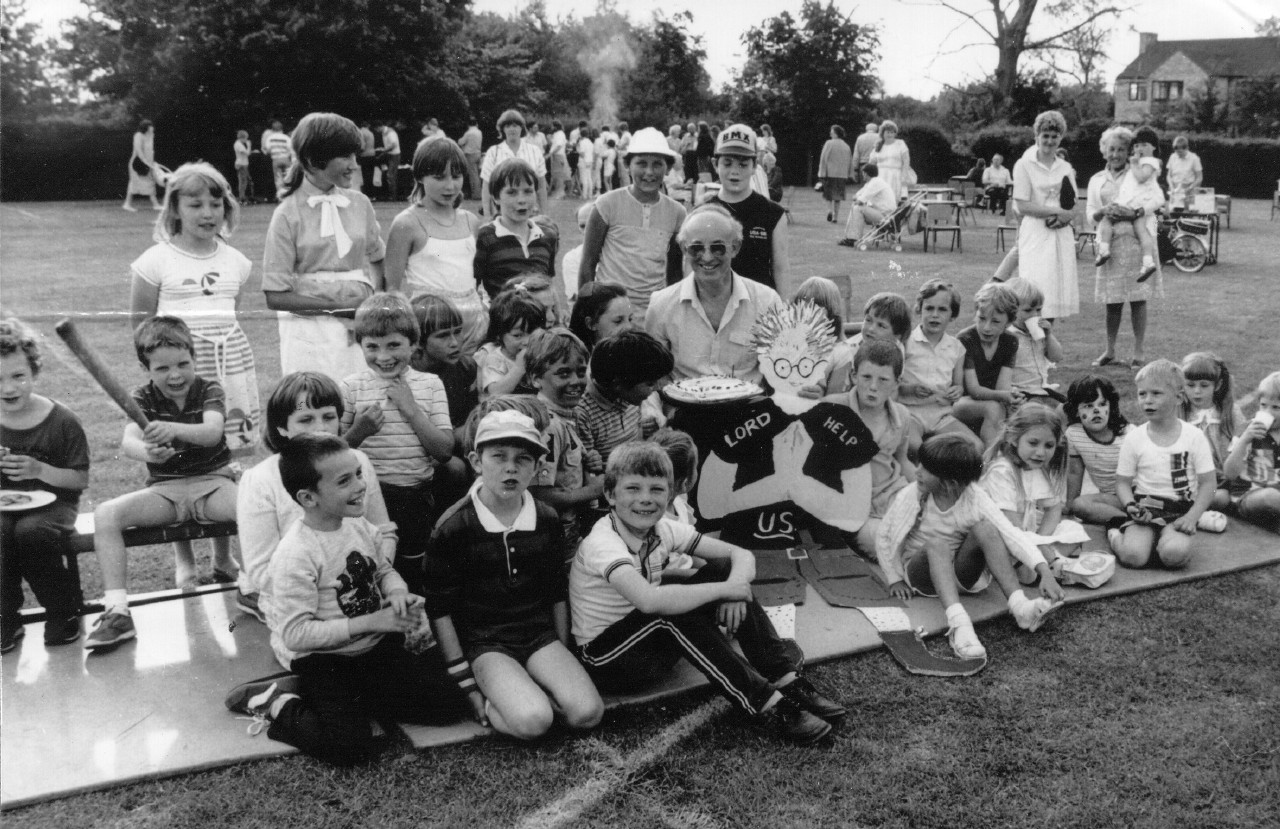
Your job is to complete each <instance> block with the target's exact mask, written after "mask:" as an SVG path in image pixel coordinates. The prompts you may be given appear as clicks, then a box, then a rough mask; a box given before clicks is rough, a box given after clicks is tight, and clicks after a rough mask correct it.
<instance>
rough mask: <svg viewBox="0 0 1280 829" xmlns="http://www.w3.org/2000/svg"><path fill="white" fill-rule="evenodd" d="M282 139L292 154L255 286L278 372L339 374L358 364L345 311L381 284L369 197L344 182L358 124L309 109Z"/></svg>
mask: <svg viewBox="0 0 1280 829" xmlns="http://www.w3.org/2000/svg"><path fill="white" fill-rule="evenodd" d="M291 141H292V143H293V151H294V156H295V160H294V163H293V167H292V168H291V169H290V170H289V175H288V178H287V180H286V182H285V186H284V189H283V191H282V194H281V198H280V204H279V206H277V207H276V211H275V213H274V214H272V216H271V225H270V226H269V227H268V228H267V239H266V244H265V249H264V251H263V255H262V291H263V293H264V294H265V295H266V300H267V307H268V308H270V309H271V310H273V311H276V312H277V314H278V316H279V320H280V373H281V374H282V375H284V374H290V373H292V372H295V371H319V372H321V373H323V374H327V375H329V376H330V377H332V378H333V379H334V380H341V379H342V378H344V377H346V376H347V375H349V374H354V373H356V372H358V371H363V370H364V368H365V362H364V355H363V354H362V353H361V351H360V346H358V345H357V344H356V341H355V336H354V334H353V332H352V328H351V326H352V317H353V316H354V315H355V309H356V308H357V307H359V305H360V303H361V302H363V301H364V300H365V299H367V298H368V297H370V296H371V295H372V294H373V292H374V291H375V290H378V289H381V288H382V283H383V279H382V259H383V256H384V255H385V253H386V249H385V247H384V246H383V244H382V230H381V228H379V227H378V218H377V216H375V215H374V212H373V205H372V204H371V203H370V202H369V199H368V198H367V197H365V195H364V194H363V193H361V192H360V191H359V190H353V189H351V185H352V179H353V177H354V176H355V171H356V169H357V164H356V154H357V153H358V152H359V151H360V130H359V128H358V127H356V125H355V124H354V123H353V122H352V121H351V120H350V119H348V118H344V117H342V116H341V115H335V114H334V113H332V112H313V113H311V114H310V115H307V116H306V117H305V118H303V119H302V120H301V121H300V122H299V123H298V126H297V128H295V129H294V131H293V136H292V139H291Z"/></svg>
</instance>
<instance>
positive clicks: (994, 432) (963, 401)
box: [951, 282, 1022, 446]
mask: <svg viewBox="0 0 1280 829" xmlns="http://www.w3.org/2000/svg"><path fill="white" fill-rule="evenodd" d="M1017 315H1018V297H1017V295H1015V294H1014V293H1013V291H1010V290H1009V289H1008V288H1006V287H1005V286H1003V285H1001V284H998V283H993V282H988V283H987V284H986V285H983V286H982V287H981V288H980V289H978V293H976V294H975V295H974V297H973V325H971V326H969V327H968V328H966V329H964V330H963V331H961V332H960V333H959V334H958V335H956V339H957V340H959V341H960V344H961V345H963V346H964V352H965V355H964V397H961V398H960V399H959V400H957V401H956V404H955V406H954V407H953V408H952V410H951V412H952V414H954V415H955V417H956V419H957V420H959V421H960V422H961V423H964V424H965V425H966V426H968V427H969V428H970V429H972V430H973V431H974V432H975V433H976V434H977V435H978V436H979V437H980V438H982V442H983V444H984V445H986V446H990V445H991V444H993V443H995V441H996V438H998V437H1000V430H1001V428H1002V427H1003V426H1004V419H1005V416H1006V415H1007V414H1008V412H1009V410H1010V409H1012V408H1013V407H1014V406H1016V405H1017V404H1019V403H1021V402H1022V392H1020V391H1018V390H1016V389H1014V388H1012V385H1011V383H1012V378H1013V365H1014V363H1015V362H1016V360H1017V357H1018V340H1017V338H1016V337H1014V336H1013V335H1012V334H1010V333H1009V332H1008V331H1006V330H1005V329H1007V328H1008V327H1009V323H1011V322H1013V320H1014V318H1015V317H1017Z"/></svg>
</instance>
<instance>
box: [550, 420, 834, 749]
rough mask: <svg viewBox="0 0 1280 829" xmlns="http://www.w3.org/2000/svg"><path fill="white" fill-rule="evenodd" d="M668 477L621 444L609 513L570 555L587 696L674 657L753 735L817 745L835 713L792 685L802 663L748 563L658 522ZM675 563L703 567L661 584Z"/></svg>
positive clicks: (745, 555)
mask: <svg viewBox="0 0 1280 829" xmlns="http://www.w3.org/2000/svg"><path fill="white" fill-rule="evenodd" d="M673 477H674V473H673V471H672V468H671V460H670V458H668V457H667V453H666V452H665V451H663V449H662V447H660V446H657V445H655V444H653V443H649V442H641V441H632V442H629V443H624V444H623V445H621V446H619V447H618V448H616V449H614V451H613V453H612V454H611V455H610V457H609V465H608V466H607V467H606V468H605V497H606V498H608V500H609V506H610V507H611V511H610V513H609V515H607V516H605V517H604V518H601V519H600V520H599V521H598V522H597V523H596V525H595V527H594V528H593V529H592V531H591V534H590V535H588V536H587V537H586V538H585V539H584V540H583V542H582V544H581V545H580V546H579V547H578V554H577V556H576V557H575V558H574V560H573V570H572V572H571V574H570V577H569V598H570V602H569V605H570V609H571V610H572V613H573V637H574V639H575V640H576V642H577V646H578V658H579V659H580V660H581V661H582V663H583V664H584V665H585V666H586V668H587V673H589V674H590V675H591V678H592V679H593V680H595V683H596V686H597V687H598V688H600V689H601V690H603V691H605V692H606V693H613V692H623V691H628V690H635V689H636V688H638V687H641V686H644V685H648V684H650V683H652V682H653V681H654V680H655V679H658V678H660V677H662V676H663V675H665V674H666V673H667V672H668V671H670V669H671V668H672V667H674V666H675V664H676V662H678V661H679V660H680V659H681V658H682V657H683V658H684V659H687V660H688V661H689V662H690V663H691V664H692V665H693V666H694V667H695V668H697V669H698V670H699V671H701V672H702V673H703V674H704V675H705V676H706V677H707V679H709V680H710V681H711V683H712V684H713V685H714V686H715V687H716V688H717V689H718V690H719V691H720V693H721V694H722V695H723V696H724V697H726V698H727V699H728V700H729V701H730V702H732V703H733V704H734V706H735V707H737V708H738V709H739V710H741V711H742V712H744V713H745V714H747V715H748V716H749V717H750V718H751V721H753V722H754V723H755V724H757V725H759V726H762V727H765V728H768V729H770V730H772V731H773V732H774V733H775V734H777V735H778V736H779V737H782V738H783V739H785V740H789V741H791V742H795V743H801V744H809V743H814V742H817V741H818V740H820V739H822V738H823V737H825V736H826V735H827V734H829V733H830V732H831V724H830V723H831V721H835V720H839V719H840V718H842V717H843V716H844V715H845V708H844V706H843V705H840V704H839V703H837V702H833V701H832V700H829V699H827V698H826V697H825V696H823V695H822V694H821V693H820V692H819V691H818V690H817V689H816V688H815V687H814V686H813V685H812V684H811V683H810V682H809V680H808V679H807V678H805V677H804V676H803V675H802V674H800V672H799V671H800V666H801V665H802V664H803V655H802V654H799V652H798V651H799V649H798V648H797V647H796V646H795V645H794V643H791V642H788V641H785V640H782V639H780V638H779V637H778V634H777V632H776V631H775V630H774V628H773V624H772V623H771V622H770V621H769V617H768V616H767V615H766V614H765V612H764V609H763V608H761V607H760V605H759V603H758V602H756V601H755V600H754V599H753V598H751V580H752V579H753V578H755V558H754V557H753V556H752V554H751V552H750V551H749V550H745V549H743V548H742V547H737V546H735V545H733V544H729V543H727V542H724V541H721V540H719V539H716V538H708V537H706V536H704V535H702V534H700V533H699V532H698V531H697V530H695V529H694V528H693V527H691V526H689V525H687V524H677V523H676V522H675V521H672V520H671V519H669V518H667V517H665V513H666V508H667V504H668V503H669V501H670V499H671V487H672V480H673ZM680 553H690V554H692V555H696V556H698V557H699V558H703V559H706V560H707V564H706V565H705V566H703V567H702V568H701V569H700V570H699V571H698V574H697V576H696V577H694V578H692V579H690V580H688V581H685V582H683V583H678V584H670V583H668V582H667V581H666V580H665V573H666V569H667V566H668V564H669V563H670V561H671V558H672V556H673V555H678V554H680ZM721 625H723V626H724V629H725V630H726V631H728V635H726V634H725V633H724V632H722V631H721ZM730 637H736V638H737V640H738V644H739V645H740V646H741V647H742V653H741V654H739V653H738V652H737V651H736V650H734V648H733V646H732V644H731V642H730Z"/></svg>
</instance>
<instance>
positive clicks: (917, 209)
mask: <svg viewBox="0 0 1280 829" xmlns="http://www.w3.org/2000/svg"><path fill="white" fill-rule="evenodd" d="M924 197H925V194H924V193H923V192H920V193H914V194H912V195H909V196H907V198H906V199H904V200H903V201H900V202H898V206H897V207H895V208H894V210H893V212H892V213H890V214H889V215H888V216H886V217H885V218H884V220H883V221H881V222H880V224H878V225H876V226H875V227H873V228H871V229H870V230H868V231H867V232H866V234H865V235H863V237H862V238H861V239H859V240H858V250H866V249H867V248H869V247H871V246H872V245H875V246H876V247H879V246H880V243H881V242H883V243H885V244H887V245H891V246H892V247H893V249H894V251H895V252H896V251H901V250H902V234H903V231H906V232H909V233H916V232H919V231H918V228H917V229H914V230H913V229H912V223H913V222H915V221H917V219H916V216H917V214H920V215H921V216H923V214H922V213H921V211H923V210H924V207H922V206H921V204H920V203H921V202H922V201H924Z"/></svg>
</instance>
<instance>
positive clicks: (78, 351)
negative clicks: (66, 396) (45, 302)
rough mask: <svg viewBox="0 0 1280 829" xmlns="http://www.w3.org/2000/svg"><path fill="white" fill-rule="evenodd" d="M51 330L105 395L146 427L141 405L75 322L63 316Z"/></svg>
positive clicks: (136, 421)
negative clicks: (108, 366)
mask: <svg viewBox="0 0 1280 829" xmlns="http://www.w3.org/2000/svg"><path fill="white" fill-rule="evenodd" d="M53 330H54V331H56V332H58V336H59V337H61V338H62V341H63V342H64V343H66V344H67V348H69V349H71V353H72V354H74V355H76V359H78V360H79V361H80V362H81V363H82V364H83V365H84V367H85V369H86V370H87V371H88V372H89V373H90V374H91V375H93V379H94V380H97V381H98V385H99V386H102V390H103V391H105V392H106V393H107V396H108V397H110V398H111V399H112V400H114V401H115V403H116V405H117V406H119V407H120V408H121V409H123V410H124V413H125V414H127V415H128V416H129V419H130V420H132V421H133V422H134V423H136V424H138V426H139V427H140V428H143V429H145V428H147V416H146V415H145V414H143V413H142V407H141V406H139V405H138V404H137V403H136V402H134V399H133V398H132V397H131V396H130V395H129V390H128V389H126V388H125V387H124V386H123V385H121V383H120V381H119V380H117V379H116V376H115V375H114V374H112V373H111V369H109V368H107V364H106V363H104V362H103V361H102V357H101V355H99V354H98V352H97V351H95V350H94V348H93V346H91V345H89V343H87V342H85V341H84V339H83V338H82V337H81V336H80V332H79V330H77V329H76V325H75V323H73V322H72V321H71V320H69V319H66V318H63V319H62V320H61V321H59V322H58V324H57V325H55V326H54V327H53Z"/></svg>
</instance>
